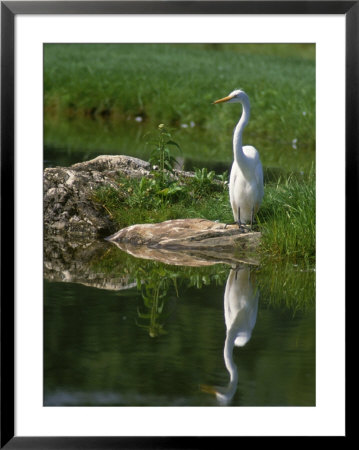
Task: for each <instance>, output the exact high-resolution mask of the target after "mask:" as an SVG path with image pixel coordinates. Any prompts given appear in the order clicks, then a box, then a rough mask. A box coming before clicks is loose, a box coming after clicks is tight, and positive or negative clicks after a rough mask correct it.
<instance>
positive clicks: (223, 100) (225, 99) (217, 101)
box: [213, 95, 232, 105]
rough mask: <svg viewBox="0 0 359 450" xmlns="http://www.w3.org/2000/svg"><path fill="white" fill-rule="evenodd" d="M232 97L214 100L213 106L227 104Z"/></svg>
mask: <svg viewBox="0 0 359 450" xmlns="http://www.w3.org/2000/svg"><path fill="white" fill-rule="evenodd" d="M231 98H232V97H231V96H229V95H228V96H227V97H223V98H220V99H219V100H216V101H215V102H213V104H214V105H215V104H216V103H223V102H228V100H230V99H231Z"/></svg>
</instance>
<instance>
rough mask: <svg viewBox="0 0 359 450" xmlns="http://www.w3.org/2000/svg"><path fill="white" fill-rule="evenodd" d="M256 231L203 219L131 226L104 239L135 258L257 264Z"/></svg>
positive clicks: (178, 262)
mask: <svg viewBox="0 0 359 450" xmlns="http://www.w3.org/2000/svg"><path fill="white" fill-rule="evenodd" d="M259 237H260V233H258V232H252V231H250V230H249V228H248V227H246V228H245V229H244V231H243V230H240V229H239V228H238V226H237V225H227V226H226V224H224V223H218V222H212V221H210V220H206V219H177V220H167V221H165V222H162V223H157V224H141V225H132V226H129V227H127V228H123V229H122V230H120V231H118V232H117V233H114V234H113V235H111V236H109V237H107V238H106V240H107V241H109V242H112V243H114V244H116V245H117V246H118V247H119V248H120V249H121V250H123V251H126V252H128V253H130V254H132V255H134V256H136V257H140V258H146V259H157V260H159V261H162V262H166V263H168V264H175V265H201V264H202V265H207V264H211V263H219V262H225V263H237V262H246V263H249V264H257V263H258V261H257V258H256V256H255V251H256V248H257V245H258V243H259Z"/></svg>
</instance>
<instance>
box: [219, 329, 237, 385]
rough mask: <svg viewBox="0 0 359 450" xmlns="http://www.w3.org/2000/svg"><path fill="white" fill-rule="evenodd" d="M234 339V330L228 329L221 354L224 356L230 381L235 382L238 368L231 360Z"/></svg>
mask: <svg viewBox="0 0 359 450" xmlns="http://www.w3.org/2000/svg"><path fill="white" fill-rule="evenodd" d="M234 341H235V333H234V330H228V331H227V337H226V341H225V343H224V349H223V356H224V363H225V365H226V368H227V370H228V373H229V376H230V381H231V382H236V381H237V380H238V369H237V366H236V365H235V363H234V361H233V348H234Z"/></svg>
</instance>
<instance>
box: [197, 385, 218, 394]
mask: <svg viewBox="0 0 359 450" xmlns="http://www.w3.org/2000/svg"><path fill="white" fill-rule="evenodd" d="M200 389H201V391H202V392H205V393H206V394H214V395H216V394H217V391H216V390H215V389H214V387H213V386H208V384H201V385H200Z"/></svg>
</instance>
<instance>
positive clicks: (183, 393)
mask: <svg viewBox="0 0 359 450" xmlns="http://www.w3.org/2000/svg"><path fill="white" fill-rule="evenodd" d="M118 251H119V252H120V250H118ZM133 259H134V258H133ZM136 264H138V267H141V260H138V259H137V260H136ZM151 264H152V263H151V262H149V261H146V267H145V273H148V277H149V278H151V276H152V274H153V273H155V272H151V270H152V269H151V267H152V266H151ZM153 265H154V266H156V271H157V272H156V273H159V272H158V270H159V269H158V268H160V270H162V271H163V272H162V277H163V280H164V281H165V280H167V281H168V280H169V282H168V283H162V281H160V282H159V281H158V280H159V279H160V278H156V279H152V281H151V280H149V281H148V282H146V275H143V278H142V283H143V285H142V287H141V288H140V287H133V284H130V287H129V288H128V289H122V290H116V289H115V290H109V289H99V288H95V287H91V286H85V285H83V284H80V283H68V282H54V281H51V282H50V281H47V280H45V282H44V337H45V338H44V405H45V406H85V405H87V406H89V405H91V406H218V405H231V406H314V405H315V308H314V299H313V298H310V297H311V296H312V295H314V276H311V275H310V276H309V277H308V276H305V278H303V274H302V273H301V272H300V271H298V272H296V271H295V270H294V269H293V270H291V273H290V274H288V277H289V278H290V279H291V282H290V283H289V287H288V286H287V287H284V286H283V289H282V290H281V293H280V295H279V297H283V298H282V299H280V301H279V302H276V300H275V298H274V297H273V295H274V296H275V295H276V294H275V292H273V286H272V285H273V280H272V279H271V278H270V277H269V276H268V272H266V271H264V272H261V271H260V270H259V271H258V270H253V269H250V268H248V267H247V268H246V267H244V268H241V269H239V270H238V271H237V273H236V272H235V271H233V270H231V269H230V267H229V266H228V268H227V267H226V266H224V267H223V265H218V273H219V274H220V275H219V276H216V266H212V268H211V274H210V276H206V275H203V269H196V268H190V269H186V270H187V272H186V274H182V278H181V272H180V271H178V268H176V267H171V266H165V265H163V264H159V263H153ZM127 266H128V267H130V264H128V265H127ZM171 270H173V274H177V275H176V276H173V275H169V273H170V271H171ZM121 271H122V269H121ZM197 275H198V276H197ZM166 277H167V278H166ZM281 277H282V278H280V280H282V279H284V278H285V277H286V275H285V274H281ZM152 278H153V276H152ZM174 278H176V280H175V282H173V279H174ZM156 280H157V283H158V285H159V291H156V289H155V287H156ZM171 280H172V281H171ZM196 280H197V281H196ZM201 280H202V281H203V282H202V281H201ZM295 280H297V283H296V282H295ZM303 280H306V281H305V282H306V283H307V285H306V286H305V287H304V290H303V289H302V291H301V293H300V294H299V295H302V296H303V295H304V296H306V297H308V298H306V299H305V300H306V306H305V307H302V308H301V307H298V304H296V298H295V296H296V294H295V293H294V294H293V290H294V289H298V284H299V285H300V283H303ZM198 281H200V282H198ZM89 283H90V280H89ZM146 283H147V284H146ZM280 283H282V281H280ZM293 283H294V284H293ZM291 285H292V286H293V287H292V288H291V287H290V286H291ZM131 286H132V287H131ZM302 287H303V286H302ZM112 289H113V287H112ZM290 289H292V292H291V291H290ZM156 292H157V294H156ZM225 292H226V294H225ZM151 294H152V295H151ZM156 295H157V297H156ZM156 299H157V300H156ZM287 300H288V301H287ZM286 301H287V304H286V303H285V302H286ZM235 340H237V341H235ZM235 342H236V343H239V344H240V346H237V345H234V343H235Z"/></svg>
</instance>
